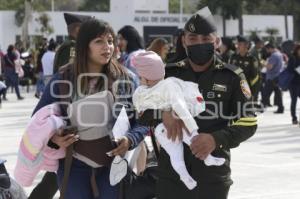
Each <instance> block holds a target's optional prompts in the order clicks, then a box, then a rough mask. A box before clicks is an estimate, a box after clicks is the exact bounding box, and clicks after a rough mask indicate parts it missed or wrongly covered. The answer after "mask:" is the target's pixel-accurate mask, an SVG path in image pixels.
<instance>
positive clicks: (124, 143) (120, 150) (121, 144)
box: [107, 137, 132, 156]
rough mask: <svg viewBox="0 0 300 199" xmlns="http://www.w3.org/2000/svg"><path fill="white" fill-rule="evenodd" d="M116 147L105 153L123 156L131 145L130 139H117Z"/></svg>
mask: <svg viewBox="0 0 300 199" xmlns="http://www.w3.org/2000/svg"><path fill="white" fill-rule="evenodd" d="M117 144H118V147H117V148H115V149H114V150H112V151H110V152H108V153H107V155H108V156H117V155H119V156H124V155H125V153H126V152H127V151H128V149H129V148H130V146H131V144H132V143H131V141H130V140H129V139H128V138H127V137H122V138H120V139H119V140H117Z"/></svg>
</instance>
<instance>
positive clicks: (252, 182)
mask: <svg viewBox="0 0 300 199" xmlns="http://www.w3.org/2000/svg"><path fill="white" fill-rule="evenodd" d="M23 92H24V91H23ZM24 96H25V97H26V98H25V100H23V101H17V100H16V97H15V95H14V94H9V95H8V99H9V101H8V102H4V103H3V105H2V109H0V157H1V158H5V159H7V160H8V162H7V164H6V165H7V168H8V171H9V172H10V174H11V175H12V174H13V169H14V165H15V162H16V156H17V150H18V145H19V141H20V138H21V136H22V133H23V131H24V128H25V126H26V124H27V122H28V121H29V118H30V115H31V113H32V111H33V108H34V107H35V105H36V103H37V102H38V100H37V99H35V98H34V97H33V91H31V93H29V94H24ZM284 101H285V105H286V106H285V108H286V112H285V113H284V114H283V115H274V114H273V111H274V110H275V107H274V108H270V109H268V110H267V112H266V113H264V114H263V115H260V116H259V122H258V124H259V128H258V131H257V133H256V135H255V136H254V137H252V138H251V139H249V140H248V141H247V142H245V143H242V144H241V146H240V147H239V148H237V149H232V178H233V180H234V184H233V186H232V188H231V191H230V195H229V199H299V198H300V128H299V126H292V125H291V118H290V114H289V94H288V93H285V94H284ZM298 110H299V106H298ZM41 177H42V173H41V174H39V176H38V177H37V178H36V180H35V183H34V185H35V184H36V183H38V182H39V180H40V179H41ZM32 188H33V186H32V187H29V188H26V189H25V190H26V192H27V193H30V191H31V190H32Z"/></svg>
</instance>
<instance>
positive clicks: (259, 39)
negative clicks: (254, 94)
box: [253, 36, 263, 43]
mask: <svg viewBox="0 0 300 199" xmlns="http://www.w3.org/2000/svg"><path fill="white" fill-rule="evenodd" d="M253 41H254V43H259V42H263V40H262V39H261V38H260V37H259V36H255V37H254V38H253Z"/></svg>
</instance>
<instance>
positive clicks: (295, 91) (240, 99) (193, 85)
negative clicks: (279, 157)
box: [0, 8, 300, 199]
mask: <svg viewBox="0 0 300 199" xmlns="http://www.w3.org/2000/svg"><path fill="white" fill-rule="evenodd" d="M207 12H208V11H207V8H204V9H203V10H201V11H199V12H197V14H195V15H193V16H192V17H191V18H190V19H189V20H188V21H187V23H186V25H185V27H184V28H183V29H180V30H178V31H177V32H176V33H174V41H173V42H170V41H168V40H166V39H165V38H155V39H154V40H153V41H151V42H150V43H149V44H148V45H146V46H145V42H144V41H143V40H142V37H141V36H140V35H139V33H138V31H137V30H136V29H135V28H134V27H133V26H129V25H126V26H124V27H122V28H121V29H120V30H119V31H118V32H117V34H116V35H115V32H114V30H113V28H112V27H111V26H110V25H109V23H107V22H104V21H102V20H98V19H95V18H93V17H90V16H83V15H74V14H69V13H65V20H66V24H67V27H68V33H69V39H68V40H67V41H65V42H64V43H63V44H62V45H60V46H58V45H57V44H56V42H55V41H54V40H50V41H49V42H48V41H47V40H46V39H44V40H43V43H42V44H41V46H40V48H39V51H38V53H37V56H36V59H35V58H33V56H30V55H27V56H26V58H22V54H23V53H22V52H20V51H19V50H17V49H16V48H15V47H14V46H13V45H10V46H9V47H8V49H7V53H5V54H3V53H2V54H0V56H1V60H2V62H1V66H2V72H3V73H2V78H3V79H2V80H3V82H2V81H0V99H1V98H2V99H3V100H7V98H6V93H7V92H8V90H7V89H8V88H9V87H10V86H11V87H14V89H15V92H16V95H17V98H18V99H19V100H22V99H24V98H23V97H22V96H21V94H20V91H19V84H20V78H24V76H25V75H24V72H25V70H26V69H25V68H24V67H25V65H27V67H28V66H29V67H31V69H32V70H30V72H29V74H28V75H27V76H28V77H29V76H30V77H31V78H33V75H32V73H33V72H32V71H35V73H36V75H35V76H34V77H36V78H37V81H36V93H35V96H36V97H37V98H39V99H40V100H39V103H38V104H37V106H36V108H35V109H34V111H33V117H32V118H31V120H30V123H29V125H28V127H27V129H26V133H25V135H24V136H23V139H22V142H21V144H20V150H19V157H18V164H17V168H16V171H15V177H16V180H17V182H18V183H20V184H21V185H29V184H31V183H32V182H31V183H30V180H32V179H34V177H35V176H32V175H34V174H33V173H35V172H32V170H33V169H34V170H35V171H38V170H46V171H47V172H46V173H45V175H44V177H43V179H42V181H41V182H40V183H39V184H38V185H37V186H36V187H35V188H34V190H33V191H32V193H31V194H30V196H29V198H30V199H35V198H39V199H40V198H45V199H52V198H53V197H54V195H55V193H56V192H57V191H58V190H59V191H60V193H61V198H66V199H92V198H97V199H117V198H120V197H121V198H126V193H127V192H126V191H125V192H124V190H123V191H121V190H122V189H121V187H122V181H121V183H119V184H117V185H115V186H113V185H111V184H110V175H111V174H110V172H111V171H110V167H111V162H112V158H109V157H114V156H121V157H123V156H124V155H125V154H126V152H127V151H128V150H132V149H134V148H137V147H140V148H141V150H140V151H139V155H138V158H137V171H136V173H137V175H143V173H144V171H145V169H146V165H147V163H148V162H147V156H148V154H149V150H148V148H147V145H146V144H145V143H144V138H145V136H148V135H149V134H151V132H153V131H154V135H155V136H156V138H157V140H155V142H153V143H155V144H157V145H158V148H159V158H158V157H157V158H158V160H157V161H158V171H157V176H158V179H157V180H156V182H155V183H156V186H157V189H155V191H154V192H155V193H153V194H154V195H152V196H151V197H152V198H154V197H156V198H160V199H169V198H174V199H177V198H178V199H182V198H189V199H196V198H197V199H199V198H201V199H226V198H228V192H229V189H230V186H231V185H232V183H233V181H232V179H231V175H230V171H231V168H230V149H231V148H235V147H238V146H239V144H240V143H242V142H243V141H245V140H247V139H248V138H250V137H251V136H253V134H254V133H255V131H256V128H257V119H256V113H257V112H264V110H265V109H266V108H267V107H270V106H277V107H278V109H277V110H276V111H275V113H276V114H281V113H283V112H284V106H283V99H282V88H281V86H280V84H279V82H280V78H281V74H282V71H284V70H287V71H288V72H289V73H290V74H292V75H290V76H289V77H290V78H289V85H288V90H289V92H290V96H291V116H292V123H293V124H297V125H299V121H298V117H297V112H296V107H297V106H296V104H297V99H298V97H300V66H299V65H300V44H297V43H296V42H293V43H294V48H293V49H289V51H286V50H285V49H281V50H280V49H279V48H278V44H275V43H274V42H271V41H263V40H262V39H261V38H260V37H258V36H256V37H255V38H252V41H251V39H249V38H247V37H244V36H237V37H231V38H229V37H224V38H220V37H219V36H218V34H217V29H216V25H215V23H214V22H213V21H212V20H211V16H210V15H208V14H207ZM24 56H25V55H24ZM24 56H23V57H24ZM21 59H23V60H26V61H25V62H24V63H21ZM32 60H36V62H35V63H36V64H35V66H34V67H33V64H32V63H33V61H32ZM25 63H27V64H25ZM22 71H23V72H22ZM82 74H90V75H88V76H86V75H85V76H83V77H82ZM95 74H101V75H100V76H99V75H95ZM78 79H80V80H81V81H78ZM60 80H66V81H68V82H70V83H71V85H73V86H70V87H68V86H64V85H63V84H62V83H57V82H59V81H60ZM106 80H107V84H105V82H104V81H106ZM118 82H119V83H118ZM120 82H121V83H120ZM126 82H131V84H129V85H128V84H127V83H126ZM116 83H118V84H117V86H115V85H116ZM134 90H135V92H134ZM107 91H109V92H107ZM273 92H274V94H275V96H274V103H273V104H272V103H271V101H270V97H271V94H272V93H273ZM67 93H71V95H70V96H68V95H67V96H68V97H65V96H66V94H67ZM99 93H101V99H99V100H100V101H101V102H103V103H105V104H106V106H107V107H109V109H108V110H110V111H108V113H107V111H102V112H101V111H100V112H97V107H96V106H95V108H94V109H89V110H90V111H91V112H90V114H91V115H93V114H96V113H97V114H98V115H99V118H106V119H107V118H108V121H116V119H117V118H118V114H119V113H120V111H118V110H114V108H113V106H112V104H111V103H110V102H111V101H112V100H113V101H114V103H115V104H122V105H124V106H123V107H125V111H126V113H127V115H128V117H129V116H131V117H129V123H130V127H129V129H128V130H127V132H126V135H125V136H123V137H121V138H120V139H118V140H114V142H112V141H111V140H110V137H111V136H112V135H111V131H112V127H111V125H110V123H108V122H107V123H105V122H104V124H105V125H104V127H103V126H101V128H100V127H97V130H93V129H96V127H89V128H86V126H84V125H82V124H77V123H76V122H75V123H76V126H75V127H76V129H77V130H74V129H73V131H72V130H70V128H67V127H70V126H72V127H74V124H75V123H74V120H73V119H72V118H71V119H70V118H69V119H65V120H62V119H61V118H68V117H67V116H68V113H69V112H68V111H69V109H68V106H66V102H68V103H71V104H74V103H76V102H80V100H85V99H90V98H92V97H93V96H94V97H97V96H99ZM1 95H2V96H1ZM58 96H59V97H58ZM61 96H63V97H61ZM0 102H1V100H0ZM60 102H64V103H60ZM57 103H58V104H59V107H57V106H54V105H55V104H57ZM52 109H53V110H52ZM58 109H60V110H58ZM135 110H137V111H135ZM255 112H256V113H255ZM211 113H216V114H213V115H211ZM74 117H76V116H74ZM88 118H91V117H88ZM93 119H95V118H93ZM50 121H52V122H50ZM53 121H54V123H53ZM93 121H94V120H93ZM49 123H51V125H52V126H50V127H49ZM46 124H47V127H45V125H46ZM58 124H60V125H58ZM64 125H65V127H64ZM58 126H59V127H60V128H58ZM62 126H63V127H62ZM95 132H96V133H95ZM41 134H42V135H41ZM99 134H101V135H99ZM107 138H108V139H107ZM182 139H183V142H184V144H183V143H182V142H180V140H182ZM104 146H105V147H108V148H109V150H108V148H105V147H104ZM60 150H63V151H64V152H65V153H66V154H65V157H64V158H57V159H55V157H56V156H55V155H56V154H57V153H58V151H60ZM60 152H61V151H60ZM108 152H109V155H106V154H107V153H108ZM49 154H50V155H49ZM107 156H109V157H107ZM50 161H51V162H53V164H51V169H50V167H49V162H50ZM47 164H48V165H47ZM20 171H22V173H20ZM35 175H36V173H35ZM28 178H29V179H30V180H29V181H28ZM123 183H125V182H123ZM127 183H128V182H127ZM140 186H142V185H140ZM144 193H146V191H145V192H144ZM151 197H150V196H149V195H148V196H145V198H151ZM131 199H134V198H131Z"/></svg>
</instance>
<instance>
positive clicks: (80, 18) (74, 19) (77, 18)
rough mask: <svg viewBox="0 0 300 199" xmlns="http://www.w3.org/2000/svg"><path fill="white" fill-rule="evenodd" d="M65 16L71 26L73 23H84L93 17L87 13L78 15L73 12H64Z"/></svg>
mask: <svg viewBox="0 0 300 199" xmlns="http://www.w3.org/2000/svg"><path fill="white" fill-rule="evenodd" d="M64 18H65V21H66V24H67V26H69V25H71V24H73V23H83V22H85V21H86V20H88V19H91V17H90V16H87V15H77V14H71V13H64Z"/></svg>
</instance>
